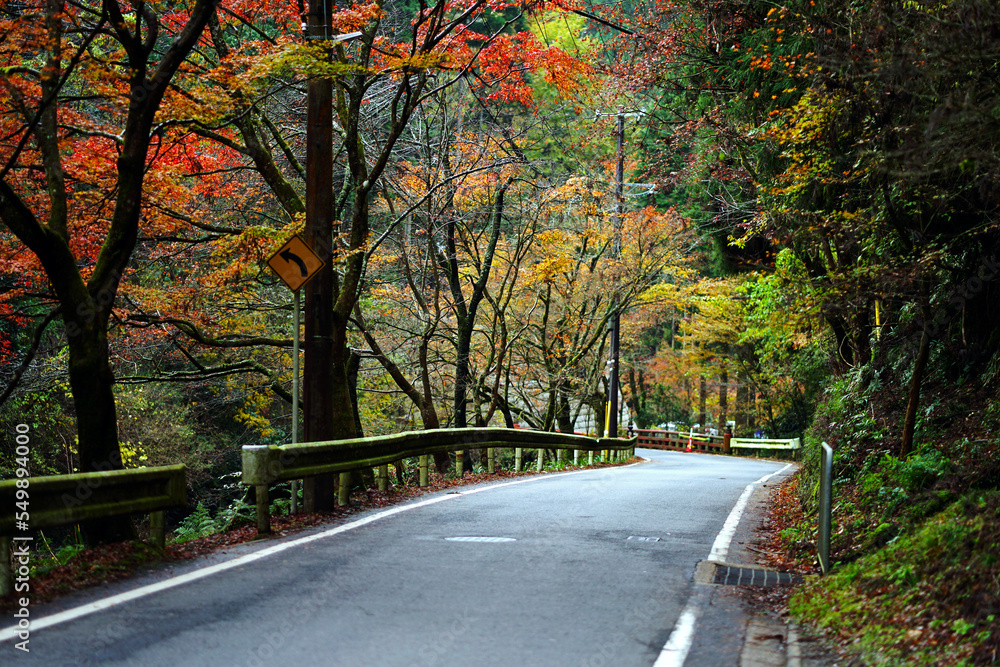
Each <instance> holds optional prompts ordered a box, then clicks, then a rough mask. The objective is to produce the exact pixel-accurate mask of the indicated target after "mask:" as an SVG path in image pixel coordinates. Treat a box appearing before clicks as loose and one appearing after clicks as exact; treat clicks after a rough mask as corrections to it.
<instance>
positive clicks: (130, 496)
mask: <svg viewBox="0 0 1000 667" xmlns="http://www.w3.org/2000/svg"><path fill="white" fill-rule="evenodd" d="M185 505H187V468H186V466H184V465H171V466H160V467H155V468H135V469H131V470H108V471H104V472H85V473H76V474H72V475H53V476H51V477H25V478H20V479H10V480H4V481H0V595H5V594H7V593H9V592H10V591H11V590H12V577H13V571H12V570H11V567H10V563H11V560H10V541H11V539H15V540H16V539H27V534H29V533H30V532H31V531H34V530H37V529H39V528H53V527H56V526H68V525H72V524H76V523H80V522H81V521H88V520H91V519H101V518H104V517H109V516H118V515H122V514H133V513H147V512H148V513H150V514H151V518H150V538H151V540H150V541H152V542H153V543H154V544H156V545H157V546H158V547H160V548H163V546H164V537H165V536H164V527H163V524H164V522H163V519H164V517H163V512H164V510H167V509H172V508H176V507H184V506H185ZM19 534H21V535H22V536H18V535H19Z"/></svg>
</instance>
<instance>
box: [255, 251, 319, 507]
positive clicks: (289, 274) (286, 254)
mask: <svg viewBox="0 0 1000 667" xmlns="http://www.w3.org/2000/svg"><path fill="white" fill-rule="evenodd" d="M267 265H268V266H269V267H271V270H272V271H274V272H275V273H276V274H277V275H278V277H279V278H281V280H282V282H284V283H285V284H286V285H288V288H289V289H290V290H292V444H293V445H294V444H296V443H298V441H299V313H300V312H301V310H302V308H301V305H300V297H299V289H300V288H301V287H302V286H303V285H305V284H306V283H307V282H309V279H310V278H312V277H313V276H314V275H316V272H317V271H319V270H320V269H321V268H323V260H321V259H320V258H319V257H318V256H317V255H316V253H314V252H313V251H312V248H310V247H309V246H308V245H306V242H305V241H303V240H302V239H301V238H299V237H298V236H297V235H296V236H293V237H292V238H290V239H288V240H287V241H286V242H285V244H284V245H283V246H281V247H280V248H279V249H278V252H276V253H274V255H272V256H271V259H269V260H267ZM291 487H292V488H291V493H292V505H291V508H290V510H289V511H290V512H291V513H292V514H296V513H297V512H298V495H299V488H298V487H299V484H298V481H297V480H292V483H291Z"/></svg>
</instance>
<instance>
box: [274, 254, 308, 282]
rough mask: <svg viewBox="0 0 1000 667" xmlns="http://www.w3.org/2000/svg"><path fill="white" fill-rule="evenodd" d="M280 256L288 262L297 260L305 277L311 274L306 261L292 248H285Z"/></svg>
mask: <svg viewBox="0 0 1000 667" xmlns="http://www.w3.org/2000/svg"><path fill="white" fill-rule="evenodd" d="M278 256H279V257H281V259H283V260H285V261H286V262H295V263H296V264H298V265H299V271H301V272H302V277H303V278H305V277H306V276H308V275H309V271H308V269H306V263H305V262H303V261H302V258H301V257H299V256H298V255H296V254H295V253H294V252H292V251H291V250H283V251H282V252H281V253H280V254H279V255H278Z"/></svg>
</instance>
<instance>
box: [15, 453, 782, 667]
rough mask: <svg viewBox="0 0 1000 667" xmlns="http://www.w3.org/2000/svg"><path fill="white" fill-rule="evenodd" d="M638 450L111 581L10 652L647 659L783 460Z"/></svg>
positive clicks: (42, 655) (335, 661)
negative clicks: (701, 569) (740, 506)
mask: <svg viewBox="0 0 1000 667" xmlns="http://www.w3.org/2000/svg"><path fill="white" fill-rule="evenodd" d="M640 455H642V456H645V457H647V458H649V459H651V461H648V462H645V463H640V464H635V465H631V466H627V467H618V468H606V469H602V470H587V471H577V472H571V473H564V474H560V473H554V474H550V475H543V476H533V477H527V478H522V479H518V480H516V481H513V482H508V483H504V484H499V485H484V486H476V487H464V488H461V489H460V490H458V491H453V492H450V493H441V494H436V495H433V496H425V497H423V498H421V499H420V500H418V501H415V502H412V503H409V504H407V505H401V506H397V507H395V508H392V509H389V510H382V511H373V512H370V513H365V514H360V515H356V516H355V517H354V518H353V520H352V521H351V522H350V523H348V524H344V525H341V526H339V527H336V528H332V529H330V528H327V529H325V530H324V529H319V530H316V531H315V532H313V533H312V534H306V535H303V534H299V535H296V536H293V537H290V538H285V539H284V540H282V541H271V542H265V543H256V544H254V545H252V546H248V547H245V548H243V549H242V550H241V549H237V550H234V552H235V553H230V554H229V555H228V556H226V557H225V559H220V558H217V559H215V560H214V562H213V561H209V563H207V564H199V567H200V568H201V569H198V570H192V572H191V573H188V574H185V575H182V577H186V578H181V579H177V578H169V575H167V574H165V573H160V574H158V575H154V576H150V577H147V578H146V579H145V580H143V581H140V582H132V583H130V584H125V585H123V587H122V588H116V587H114V586H111V587H107V588H106V589H105V590H104V591H102V592H100V594H101V595H103V596H105V597H107V596H110V595H114V594H115V593H118V592H119V591H123V592H121V593H119V597H118V598H111V599H110V601H105V602H99V601H98V600H97V598H96V595H97V594H95V593H91V594H89V598H88V596H86V595H85V596H83V597H82V598H81V597H72V598H67V599H66V600H64V601H62V602H60V603H59V604H58V605H50V606H49V608H46V607H42V606H38V607H34V608H32V609H31V613H32V632H31V642H30V648H31V652H30V653H28V654H25V653H23V652H21V651H16V650H14V646H13V641H11V640H10V639H9V638H5V637H4V635H3V631H2V630H0V639H2V640H3V641H2V643H0V663H3V664H5V665H8V664H18V665H20V664H26V665H30V664H40V665H76V664H79V665H137V666H138V665H141V666H142V667H151V666H154V665H170V666H171V667H173V666H175V665H178V664H181V665H250V666H252V665H265V664H276V663H285V662H292V661H294V663H300V664H309V665H312V664H317V665H318V664H322V665H346V666H351V667H354V666H359V665H377V666H383V665H385V666H393V665H417V666H432V665H452V666H462V667H466V666H478V665H498V666H500V665H503V666H510V665H586V666H590V667H599V666H601V665H605V666H614V667H629V666H633V665H634V666H637V667H638V666H641V667H650V665H653V664H654V663H655V662H656V661H657V659H658V658H659V657H660V656H661V652H662V651H663V649H664V646H665V644H668V642H674V643H676V642H677V640H678V637H677V635H683V634H684V633H683V632H678V633H675V636H674V637H673V639H671V636H672V633H673V631H674V629H675V626H677V625H678V620H679V618H681V616H682V612H683V611H684V610H685V608H686V605H687V604H688V601H689V598H691V596H692V592H693V589H694V583H693V579H694V574H695V566H696V565H697V563H698V562H699V561H702V560H705V559H706V558H708V555H709V552H710V550H711V549H712V547H713V543H716V537H717V535H718V534H719V532H720V530H722V528H723V525H724V523H725V522H726V519H727V517H728V516H729V514H730V512H731V510H732V509H733V507H734V505H736V504H737V501H738V499H739V498H740V496H741V494H742V493H743V491H744V489H745V488H746V487H747V485H749V484H752V483H754V482H755V481H757V480H759V479H760V478H762V477H763V476H765V475H768V474H770V473H774V472H776V471H778V470H780V469H781V468H782V467H783V465H782V464H780V463H775V462H771V461H754V460H748V459H738V458H729V457H720V456H708V455H700V454H685V453H680V452H661V451H651V450H640ZM206 567H207V568H209V569H206ZM213 568H214V569H213ZM199 577H200V578H199ZM126 590H127V591H128V592H124V591H126ZM128 598H132V599H128ZM88 600H89V601H88ZM73 605H77V606H73ZM103 607H106V608H103ZM689 615H690V614H689ZM10 620H11V619H9V618H8V619H6V623H4V625H9V623H10ZM683 625H684V623H683V622H682V623H681V626H683ZM46 626H47V627H46ZM681 639H683V637H681ZM12 658H13V661H12ZM658 664H659V665H666V664H670V663H669V661H664V660H662V659H661V661H660V662H659V663H658ZM676 664H678V665H679V664H680V662H676Z"/></svg>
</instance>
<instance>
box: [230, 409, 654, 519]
mask: <svg viewBox="0 0 1000 667" xmlns="http://www.w3.org/2000/svg"><path fill="white" fill-rule="evenodd" d="M636 443H637V438H634V437H633V438H629V439H627V440H626V439H618V438H591V437H589V436H583V435H574V434H568V433H553V432H549V431H532V430H529V429H506V428H464V429H433V430H428V431H408V432H405V433H395V434H393V435H386V436H378V437H372V438H353V439H350V440H334V441H330V442H311V443H308V442H307V443H297V444H292V445H244V447H243V479H242V483H243V484H245V485H247V486H253V487H254V491H255V496H256V504H257V531H258V532H259V533H269V532H271V515H270V503H269V499H268V488H269V487H270V486H271V485H272V484H274V483H275V482H282V481H292V480H298V479H302V478H306V477H314V476H316V475H326V474H330V473H337V472H339V473H349V472H351V471H356V470H362V469H365V468H376V469H377V470H378V478H379V482H380V485H381V483H382V480H383V479H385V472H386V471H385V469H384V466H387V465H388V464H389V463H392V462H394V461H398V460H400V459H407V458H417V457H419V460H420V462H419V470H420V486H426V485H427V483H428V473H427V471H428V465H429V462H428V457H429V456H431V455H433V454H438V453H447V452H459V451H462V450H466V449H486V450H491V449H495V448H498V447H507V448H514V449H515V460H516V462H517V465H516V467H517V468H518V470H520V468H521V462H522V450H523V449H536V450H537V452H538V456H537V465H538V470H541V469H542V463H543V458H544V455H545V450H546V449H555V450H577V451H586V452H595V451H607V452H619V453H625V454H627V455H628V456H631V455H633V454H634V453H635V446H636ZM489 458H491V459H492V458H494V456H493V455H489ZM461 465H462V463H461V462H460V461H456V467H457V468H458V470H459V472H461ZM345 488H346V485H345V484H344V483H343V478H342V483H341V489H342V490H343V489H345ZM343 500H345V499H343V496H342V502H343Z"/></svg>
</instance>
